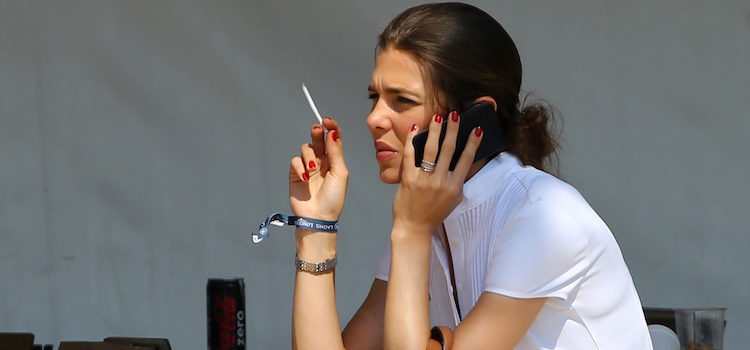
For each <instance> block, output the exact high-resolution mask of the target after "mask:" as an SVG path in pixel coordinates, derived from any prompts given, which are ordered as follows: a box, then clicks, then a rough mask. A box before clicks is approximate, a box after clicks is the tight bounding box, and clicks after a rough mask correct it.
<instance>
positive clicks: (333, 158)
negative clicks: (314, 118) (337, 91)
mask: <svg viewBox="0 0 750 350" xmlns="http://www.w3.org/2000/svg"><path fill="white" fill-rule="evenodd" d="M323 126H325V128H326V129H328V135H326V139H325V146H326V151H327V152H328V166H329V167H330V169H329V171H331V172H333V173H334V174H336V175H338V176H347V175H348V174H349V172H348V170H347V169H346V162H344V151H343V144H342V139H341V128H340V127H339V124H338V123H336V121H335V120H333V119H331V118H330V117H325V118H323Z"/></svg>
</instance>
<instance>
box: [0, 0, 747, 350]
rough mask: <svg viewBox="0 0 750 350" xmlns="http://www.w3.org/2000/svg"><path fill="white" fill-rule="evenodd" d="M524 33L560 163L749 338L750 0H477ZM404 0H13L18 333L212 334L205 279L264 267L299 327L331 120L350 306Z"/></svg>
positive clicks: (374, 234) (344, 302)
mask: <svg viewBox="0 0 750 350" xmlns="http://www.w3.org/2000/svg"><path fill="white" fill-rule="evenodd" d="M477 4H478V5H479V6H480V7H482V8H484V9H486V10H487V11H488V12H490V13H491V14H492V15H494V16H495V17H496V18H498V19H499V20H500V21H501V23H503V24H504V26H505V27H506V28H507V29H508V31H509V32H510V33H511V36H513V38H514V39H515V40H516V42H517V44H518V47H519V50H520V52H521V55H522V60H523V62H524V69H525V81H524V89H525V91H535V92H536V95H537V96H540V97H544V98H546V99H548V100H549V101H550V102H552V103H553V104H554V105H555V106H556V107H557V108H558V109H559V110H560V112H561V115H562V118H563V120H564V123H565V126H564V133H563V135H564V139H563V145H564V149H563V151H562V153H561V164H562V176H563V177H564V178H565V179H566V180H567V181H569V182H570V183H572V184H573V185H574V186H576V187H577V188H578V189H579V190H580V191H581V192H582V193H583V194H584V196H586V197H587V198H588V200H589V201H590V203H591V204H592V205H593V206H594V208H595V209H597V211H598V212H599V213H600V214H601V215H602V217H603V218H604V219H605V220H606V221H607V222H608V223H609V225H610V226H611V228H612V230H613V231H614V233H615V235H616V237H617V240H618V241H619V243H620V245H621V247H622V250H623V253H624V255H625V258H626V260H627V262H628V265H629V266H630V269H631V272H632V274H633V277H634V279H635V282H636V285H637V287H638V290H639V292H640V295H641V299H642V301H643V304H644V305H649V306H667V307H671V306H726V307H728V308H729V311H728V315H727V318H728V328H727V332H726V337H727V346H726V348H728V349H741V348H745V347H746V346H747V343H748V341H750V337H748V335H747V332H746V330H747V329H748V328H750V318H748V317H747V315H748V314H750V304H749V303H748V301H747V300H748V299H747V296H748V291H749V290H750V274H749V273H748V270H747V269H748V265H750V264H748V261H749V259H748V253H747V252H748V250H749V249H750V238H749V236H748V227H750V222H748V220H749V218H750V211H749V210H748V203H747V198H748V197H750V186H747V185H746V181H747V179H748V178H750V163H749V162H748V160H747V151H746V150H747V146H746V144H745V142H746V141H745V140H746V138H744V137H743V136H744V134H745V133H746V132H747V130H748V129H750V119H749V118H748V108H747V105H746V104H747V103H748V100H750V92H748V87H747V85H748V82H750V69H748V67H747V62H748V60H749V59H750V35H749V34H750V4H748V3H747V2H741V1H716V2H707V1H662V2H658V4H654V2H651V1H631V2H628V3H625V2H596V1H585V2H582V1H525V2H521V1H518V2H514V3H506V2H490V1H484V2H477ZM406 7H407V5H406V4H404V3H402V2H399V1H383V2H357V3H354V2H348V1H319V2H314V4H312V2H306V1H295V2H293V3H289V2H287V3H280V2H271V1H245V2H240V1H235V2H230V1H223V2H197V1H196V2H184V1H174V2H167V1H163V2H152V1H118V2H115V1H62V2H52V1H20V0H19V1H5V0H3V1H0V330H2V331H31V332H34V333H36V335H37V342H38V343H42V342H47V343H53V342H54V343H57V342H59V341H60V340H70V339H101V338H103V337H105V336H108V335H115V334H121V335H138V336H161V337H167V338H169V339H170V340H171V341H172V343H173V345H174V346H175V348H177V349H199V348H202V347H203V346H205V345H204V344H205V333H206V326H205V314H206V304H205V282H206V279H207V278H208V277H221V276H224V277H230V276H239V277H243V278H244V279H245V281H246V283H247V289H246V292H247V296H248V306H247V311H248V314H249V315H250V319H249V322H248V326H249V333H250V340H251V343H252V344H255V346H254V348H258V349H285V348H289V344H290V341H289V334H290V313H291V300H292V288H293V268H292V260H291V259H292V257H293V254H294V243H293V237H292V236H293V235H292V234H291V231H287V232H286V233H281V232H277V233H276V235H274V236H272V238H271V239H269V240H268V241H267V242H264V244H262V245H260V246H252V245H251V243H250V239H249V233H250V231H251V230H253V229H255V228H257V224H258V222H259V221H260V220H261V219H262V218H263V217H264V215H266V214H267V213H269V212H270V211H274V210H284V211H286V210H288V203H287V199H286V180H285V179H286V172H287V169H288V161H289V158H290V157H291V156H292V155H294V154H295V153H296V152H297V150H298V147H299V145H300V144H301V143H303V142H305V141H306V138H307V131H308V128H309V126H310V125H312V123H313V122H314V118H313V117H312V114H311V113H310V111H309V109H308V107H307V105H306V102H305V100H304V98H303V96H302V93H301V91H300V88H299V85H300V83H301V82H303V81H304V82H306V83H307V84H308V86H309V87H310V89H311V91H312V93H313V95H314V96H315V98H316V101H317V103H318V106H319V108H320V109H321V110H322V111H323V112H324V113H326V114H330V115H333V116H335V117H337V118H338V120H339V121H340V122H341V124H342V126H343V129H344V135H343V138H344V141H345V143H346V155H347V157H348V164H349V167H350V169H351V183H350V186H349V189H350V191H349V196H348V201H347V207H346V209H345V212H344V214H343V216H342V218H341V222H342V232H341V233H340V239H339V242H340V243H339V244H340V248H339V255H340V261H341V264H340V266H339V267H338V268H337V270H338V272H337V284H338V289H337V291H338V300H339V312H340V315H341V318H342V323H345V322H346V320H348V319H349V317H350V316H351V315H352V313H353V312H354V310H355V309H356V308H357V307H358V306H359V303H360V301H361V300H362V299H363V297H364V295H365V293H366V291H367V289H368V288H369V284H370V282H371V280H372V276H373V271H374V264H375V262H376V260H377V256H378V254H379V251H380V246H381V245H382V243H383V242H384V241H385V239H386V238H387V235H388V232H389V224H390V202H391V196H392V194H393V192H394V189H393V188H392V187H388V186H385V185H382V184H380V183H379V180H378V175H377V166H376V164H375V162H374V157H373V151H372V143H371V140H370V137H369V133H368V131H367V128H366V126H365V123H364V118H365V116H366V115H367V112H368V102H367V101H366V91H365V87H366V85H367V83H369V75H370V73H371V69H372V64H373V49H374V44H375V36H376V35H377V33H378V32H379V31H380V30H382V28H383V27H384V26H385V25H386V23H387V22H388V20H389V19H390V18H391V17H393V16H394V15H396V14H397V13H398V12H400V11H401V10H403V9H405V8H406Z"/></svg>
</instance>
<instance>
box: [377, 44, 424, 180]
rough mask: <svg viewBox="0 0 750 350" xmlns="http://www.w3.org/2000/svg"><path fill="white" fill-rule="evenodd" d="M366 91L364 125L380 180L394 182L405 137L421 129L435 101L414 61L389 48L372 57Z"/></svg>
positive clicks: (398, 173)
mask: <svg viewBox="0 0 750 350" xmlns="http://www.w3.org/2000/svg"><path fill="white" fill-rule="evenodd" d="M367 90H368V93H369V96H370V99H371V100H372V111H371V112H370V115H369V116H367V126H368V127H369V128H370V134H372V139H373V140H374V141H375V158H376V159H377V161H378V166H380V180H381V181H383V182H385V183H391V184H392V183H398V182H399V181H400V180H401V160H402V157H403V150H404V141H405V140H406V136H407V134H408V133H409V131H410V130H411V127H412V125H414V124H417V127H418V128H419V130H425V128H426V127H427V125H428V123H429V120H430V119H431V118H432V115H433V113H434V112H433V111H432V109H431V108H430V107H429V106H430V105H433V104H434V103H433V102H431V101H435V98H434V97H432V96H428V95H427V93H426V91H425V82H424V78H423V77H422V71H421V70H420V66H419V64H418V63H417V61H416V60H415V59H414V58H413V57H412V56H411V55H410V54H408V53H404V52H402V51H398V50H392V49H388V50H384V51H381V52H380V53H379V54H378V56H377V57H376V58H375V69H374V70H373V72H372V82H370V86H369V87H368V89H367Z"/></svg>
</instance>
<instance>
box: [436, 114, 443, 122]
mask: <svg viewBox="0 0 750 350" xmlns="http://www.w3.org/2000/svg"><path fill="white" fill-rule="evenodd" d="M442 122H443V116H442V115H440V114H435V123H442Z"/></svg>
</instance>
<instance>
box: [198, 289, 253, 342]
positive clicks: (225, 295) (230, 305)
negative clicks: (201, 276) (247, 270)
mask: <svg viewBox="0 0 750 350" xmlns="http://www.w3.org/2000/svg"><path fill="white" fill-rule="evenodd" d="M206 304H207V305H208V350H245V339H246V338H245V336H246V334H247V333H246V332H245V282H244V281H243V279H242V278H233V279H220V278H209V279H208V282H207V283H206Z"/></svg>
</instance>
